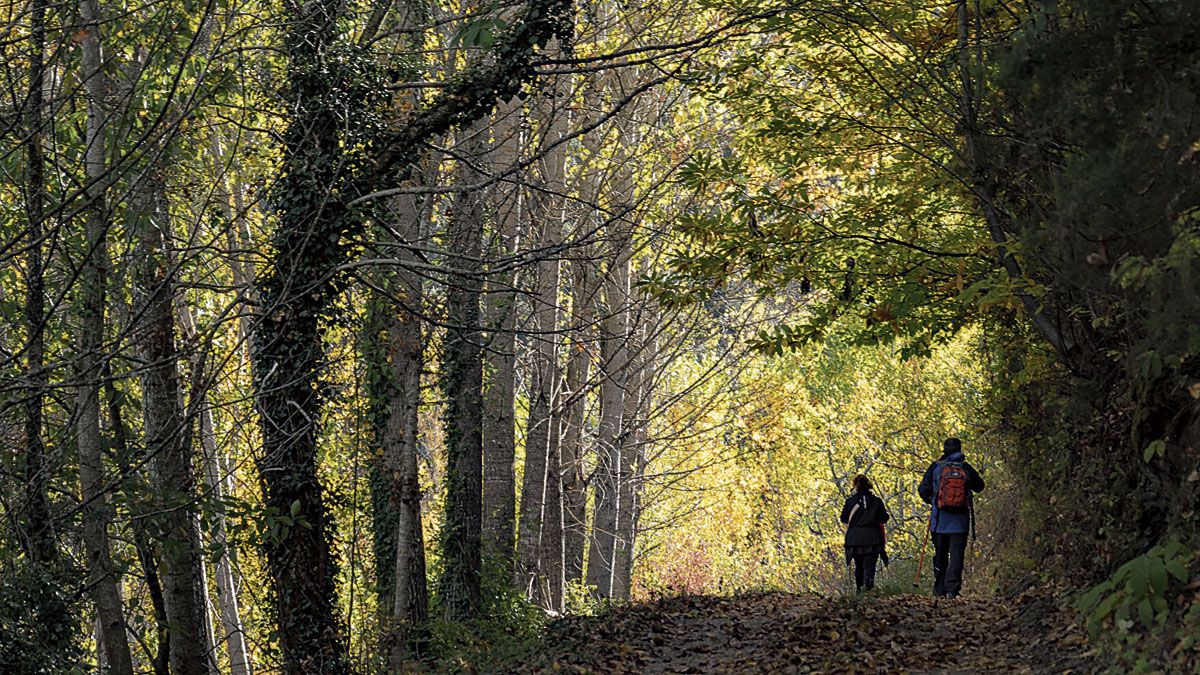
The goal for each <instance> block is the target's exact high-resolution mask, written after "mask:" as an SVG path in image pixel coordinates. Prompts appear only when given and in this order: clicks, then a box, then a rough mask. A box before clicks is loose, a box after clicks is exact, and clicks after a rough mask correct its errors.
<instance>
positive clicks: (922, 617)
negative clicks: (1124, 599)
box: [520, 592, 1100, 674]
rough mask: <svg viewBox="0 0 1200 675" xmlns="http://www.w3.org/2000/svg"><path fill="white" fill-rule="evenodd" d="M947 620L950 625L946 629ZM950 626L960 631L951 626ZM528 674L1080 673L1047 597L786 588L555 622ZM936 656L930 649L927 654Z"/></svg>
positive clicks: (1066, 624) (1088, 667) (1070, 636)
mask: <svg viewBox="0 0 1200 675" xmlns="http://www.w3.org/2000/svg"><path fill="white" fill-rule="evenodd" d="M949 627H953V629H952V630H948V628H949ZM953 633H957V635H958V637H957V638H951V637H950V636H951V634H953ZM547 642H548V644H550V645H553V647H552V648H551V650H549V651H548V652H547V653H544V654H543V655H541V656H540V657H539V658H538V659H537V660H536V661H535V662H533V663H528V664H525V665H524V666H523V667H522V668H521V669H520V671H521V672H532V673H551V672H569V673H647V674H649V673H835V672H836V673H902V672H903V673H1068V672H1069V673H1087V672H1094V671H1097V670H1099V669H1100V667H1099V665H1098V664H1095V663H1093V662H1092V660H1091V658H1090V653H1088V652H1086V651H1085V650H1087V649H1088V645H1087V644H1086V637H1085V636H1084V635H1083V634H1082V633H1080V632H1079V629H1078V628H1077V627H1076V626H1074V625H1073V624H1072V623H1071V622H1070V621H1069V620H1067V619H1066V618H1065V617H1064V616H1063V614H1062V612H1060V611H1058V609H1057V605H1056V604H1055V600H1054V599H1053V598H1052V597H1050V596H1048V595H1045V594H1038V593H1033V592H1029V593H1026V594H1023V595H1020V596H1016V597H1014V598H1009V599H994V598H969V597H968V598H960V599H958V600H953V601H947V600H942V601H940V602H936V603H935V602H934V600H933V598H931V597H927V596H919V595H908V594H905V595H871V596H867V597H865V598H861V599H857V598H856V599H853V600H847V599H845V598H825V597H818V596H812V595H792V594H788V593H761V594H754V595H743V596H737V597H705V596H699V597H696V596H693V597H679V598H671V599H667V600H662V601H659V602H655V603H649V604H641V605H631V606H628V607H622V608H618V609H615V610H613V611H611V612H609V613H607V614H604V615H602V616H598V617H582V618H571V619H565V620H562V621H559V622H557V623H555V624H554V625H553V626H552V627H551V636H550V638H549V640H548V641H547ZM935 655H938V656H936V658H935Z"/></svg>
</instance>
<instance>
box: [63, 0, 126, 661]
mask: <svg viewBox="0 0 1200 675" xmlns="http://www.w3.org/2000/svg"><path fill="white" fill-rule="evenodd" d="M79 15H80V21H81V23H82V26H81V30H82V32H83V36H82V39H81V40H80V51H81V62H82V66H83V71H84V83H85V84H84V86H85V94H86V97H87V122H86V139H85V144H86V148H87V150H86V152H85V155H84V171H85V176H86V179H87V187H86V193H85V194H86V199H87V205H86V206H87V208H86V210H85V213H84V218H85V229H86V234H85V240H86V242H87V255H86V258H85V261H84V265H83V272H82V274H81V276H80V293H81V298H82V308H81V309H82V311H81V315H80V324H79V335H80V341H79V359H78V364H79V365H78V374H77V378H78V381H79V385H78V390H77V393H76V411H75V424H76V428H75V433H76V444H77V446H78V449H79V483H80V488H81V494H82V498H83V513H82V522H83V527H82V534H83V542H84V549H85V553H86V556H87V567H88V570H89V583H90V587H91V595H92V600H93V602H94V603H95V605H96V624H97V633H98V634H99V647H100V648H101V650H102V652H103V655H104V659H105V660H106V662H107V664H108V669H109V672H112V673H117V674H125V673H132V672H133V661H132V658H131V656H130V653H129V643H128V642H127V641H126V639H125V615H124V607H123V606H122V601H121V590H120V577H119V576H118V573H117V571H116V569H115V568H114V566H113V563H112V558H111V554H110V552H109V540H108V526H109V521H110V519H111V512H110V509H109V505H108V495H107V494H106V492H105V489H106V487H105V471H104V462H103V449H102V448H103V442H102V441H101V437H100V381H101V364H102V361H103V354H102V353H101V351H102V349H103V346H104V292H105V285H106V283H107V271H106V269H105V263H106V261H107V258H108V253H107V236H108V207H107V204H106V200H105V187H106V182H107V180H108V175H107V173H108V172H107V167H106V166H105V156H104V150H105V143H104V127H105V125H106V119H105V113H104V108H103V106H104V98H105V95H106V89H107V82H106V80H107V78H106V77H105V75H104V72H103V62H102V59H101V55H100V16H99V15H100V10H99V5H98V3H97V1H96V0H81V1H80V4H79Z"/></svg>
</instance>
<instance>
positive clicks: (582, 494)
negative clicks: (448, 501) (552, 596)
mask: <svg viewBox="0 0 1200 675" xmlns="http://www.w3.org/2000/svg"><path fill="white" fill-rule="evenodd" d="M594 264H595V262H594V261H592V260H590V259H589V256H588V255H587V251H586V250H584V251H581V253H580V254H579V257H578V258H576V259H575V260H574V261H573V262H572V264H571V268H572V282H571V324H572V326H574V332H573V333H572V335H571V346H570V354H569V356H568V358H567V379H566V384H565V386H564V389H563V392H562V399H563V400H564V401H565V402H566V403H565V405H564V406H563V420H562V492H563V576H564V581H566V582H571V581H581V580H582V579H583V569H584V568H583V553H584V546H585V545H586V541H587V530H586V521H587V514H586V512H585V509H586V507H587V483H586V481H585V478H584V444H583V424H584V419H585V415H586V412H587V407H586V405H587V397H586V394H585V387H587V383H588V377H589V371H590V369H591V363H592V358H591V354H592V350H593V349H594V348H595V345H594V344H593V340H592V337H591V335H592V325H593V323H594V321H595V317H596V312H595V300H596V299H595V295H596V286H595V283H594V281H593V278H594V275H593V274H592V265H594Z"/></svg>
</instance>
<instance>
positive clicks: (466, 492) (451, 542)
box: [442, 123, 483, 620]
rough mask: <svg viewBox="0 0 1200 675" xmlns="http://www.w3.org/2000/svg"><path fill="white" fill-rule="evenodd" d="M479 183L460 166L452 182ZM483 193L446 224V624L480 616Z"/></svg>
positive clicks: (476, 132)
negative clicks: (481, 258) (448, 621)
mask: <svg viewBox="0 0 1200 675" xmlns="http://www.w3.org/2000/svg"><path fill="white" fill-rule="evenodd" d="M482 126H483V125H482V124H480V123H476V124H472V125H471V126H470V127H468V128H466V129H464V130H463V131H462V135H461V137H462V138H465V139H468V140H466V141H465V143H460V145H462V146H463V147H464V150H463V152H464V154H466V155H467V156H468V157H478V156H479V155H480V154H481V150H482V147H481V145H479V143H480V141H479V140H478V139H479V138H481V136H482ZM476 180H478V179H477V177H476V176H475V174H474V172H473V171H472V169H471V168H470V166H468V164H467V163H466V162H462V163H460V164H459V170H458V182H459V183H461V184H470V183H472V182H474V181H476ZM482 204H483V200H482V196H481V195H480V194H479V193H477V192H474V191H466V192H462V193H459V195H458V197H457V198H456V203H455V205H454V216H453V217H452V218H451V219H450V223H449V225H448V226H447V232H446V240H447V242H448V248H447V263H446V266H447V270H446V271H447V276H448V284H449V288H448V289H447V291H446V317H447V322H448V324H449V325H448V327H447V329H446V337H445V346H444V357H443V364H442V391H443V393H444V395H445V397H446V400H447V403H446V416H445V420H446V422H445V424H446V468H447V473H448V477H447V478H448V480H447V486H446V525H445V539H444V546H445V550H444V555H445V564H444V571H443V574H442V597H443V598H444V600H445V606H446V610H447V614H448V615H449V617H450V618H452V619H457V620H465V619H471V618H475V617H477V616H479V611H480V608H481V605H482V597H481V588H480V572H481V569H480V568H481V564H482V558H481V555H482V554H481V548H482V531H481V528H482V519H483V353H482V347H481V345H482V331H481V326H480V299H481V298H480V296H481V295H482V291H483V282H482V277H483V275H482V272H483V270H482V269H481V268H480V262H479V261H480V256H481V255H482V248H483V211H482Z"/></svg>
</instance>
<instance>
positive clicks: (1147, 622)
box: [1138, 598, 1154, 628]
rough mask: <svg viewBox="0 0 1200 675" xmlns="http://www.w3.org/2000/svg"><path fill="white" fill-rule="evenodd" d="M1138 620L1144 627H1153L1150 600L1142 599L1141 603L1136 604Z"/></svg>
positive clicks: (1152, 608) (1152, 609)
mask: <svg viewBox="0 0 1200 675" xmlns="http://www.w3.org/2000/svg"><path fill="white" fill-rule="evenodd" d="M1138 618H1139V619H1141V621H1142V625H1144V626H1145V627H1147V628H1153V627H1154V607H1152V606H1151V605H1150V598H1142V601H1141V602H1139V603H1138Z"/></svg>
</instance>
